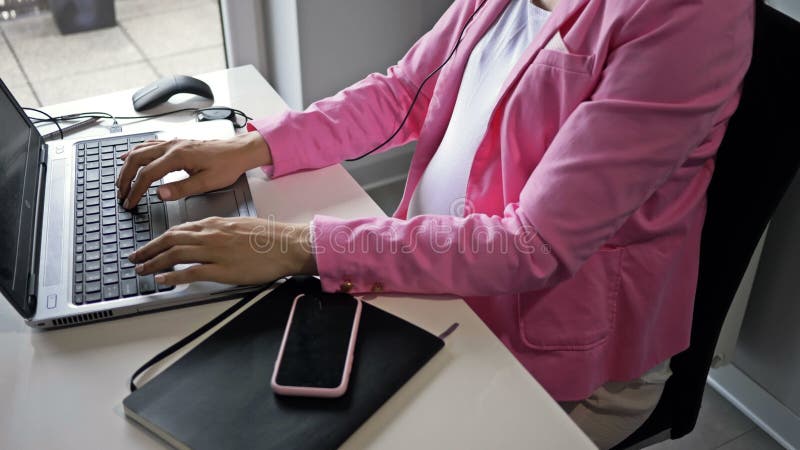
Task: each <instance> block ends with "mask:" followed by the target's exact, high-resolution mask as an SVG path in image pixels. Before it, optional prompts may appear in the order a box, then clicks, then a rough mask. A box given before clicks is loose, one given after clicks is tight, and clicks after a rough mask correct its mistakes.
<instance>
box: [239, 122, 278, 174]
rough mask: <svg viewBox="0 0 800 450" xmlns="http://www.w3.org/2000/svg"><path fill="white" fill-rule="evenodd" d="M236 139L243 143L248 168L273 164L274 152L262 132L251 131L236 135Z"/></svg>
mask: <svg viewBox="0 0 800 450" xmlns="http://www.w3.org/2000/svg"><path fill="white" fill-rule="evenodd" d="M236 139H237V140H240V141H241V144H242V147H241V148H242V149H243V153H244V157H245V165H246V167H247V169H246V170H249V169H252V168H254V167H261V166H268V165H270V164H272V152H271V151H270V148H269V144H267V141H265V140H264V137H263V136H261V133H259V132H258V131H250V132H248V133H244V134H240V135H238V136H236Z"/></svg>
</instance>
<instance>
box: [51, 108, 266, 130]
mask: <svg viewBox="0 0 800 450" xmlns="http://www.w3.org/2000/svg"><path fill="white" fill-rule="evenodd" d="M210 109H227V110H230V111H232V112H233V113H234V114H235V115H240V116H242V117H244V118H245V119H246V120H253V118H252V117H250V116H248V115H247V114H245V113H244V112H243V111H241V110H239V109H236V108H228V107H224V106H212V107H208V108H181V109H176V110H173V111H167V112H163V113H158V114H149V115H142V116H114V115H111V114H109V113H106V112H101V111H90V112H82V113H73V114H66V115H63V116H58V117H51V118H49V119H35V120H36V121H37V122H49V121H63V120H72V119H88V118H99V119H112V120H113V121H114V123H115V124H116V123H117V120H139V119H141V120H149V119H155V118H158V117H164V116H169V115H172V114H178V113H182V112H194V113H198V112H202V111H207V110H210ZM234 125H235V126H236V127H237V128H242V127H243V126H244V125H239V124H238V123H235V124H234Z"/></svg>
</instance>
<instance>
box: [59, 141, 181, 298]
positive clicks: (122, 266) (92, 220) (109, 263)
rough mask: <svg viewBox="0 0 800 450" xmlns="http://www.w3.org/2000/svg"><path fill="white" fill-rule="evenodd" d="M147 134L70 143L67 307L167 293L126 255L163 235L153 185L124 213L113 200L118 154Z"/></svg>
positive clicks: (161, 208)
mask: <svg viewBox="0 0 800 450" xmlns="http://www.w3.org/2000/svg"><path fill="white" fill-rule="evenodd" d="M148 139H155V136H154V135H152V134H146V135H135V136H124V137H117V138H107V139H99V140H93V141H85V142H81V143H78V144H76V156H77V157H76V163H75V164H76V171H75V173H76V180H75V277H74V286H73V288H74V289H73V295H72V303H74V304H76V305H84V304H91V303H97V302H101V301H114V300H118V299H120V298H125V297H133V296H136V295H145V294H152V293H154V292H161V291H168V290H171V289H173V286H161V285H157V284H156V282H155V277H154V276H153V275H147V276H138V275H137V274H136V271H135V270H134V266H135V265H134V264H133V263H132V262H130V261H128V256H129V255H130V254H131V253H132V252H133V251H134V250H136V249H138V248H140V247H142V246H143V245H144V244H146V243H148V242H150V241H151V240H152V239H154V238H156V237H158V236H160V235H161V234H162V233H164V232H165V231H166V230H167V215H166V210H165V206H164V203H163V202H162V201H161V199H160V198H158V195H157V194H156V188H157V186H158V185H160V184H161V182H160V181H157V182H155V183H153V185H152V186H151V187H150V188H149V189H148V191H147V193H146V194H145V195H143V196H142V198H141V200H139V203H138V204H137V205H136V206H135V207H134V208H132V209H130V210H125V209H124V208H122V205H121V204H120V202H119V200H117V189H116V181H117V175H119V171H120V169H122V164H123V162H122V160H120V159H119V155H121V154H122V153H125V152H127V151H128V150H129V148H131V147H133V146H135V145H136V144H138V143H140V142H144V141H145V140H148Z"/></svg>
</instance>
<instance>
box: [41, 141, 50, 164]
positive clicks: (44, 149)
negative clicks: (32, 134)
mask: <svg viewBox="0 0 800 450" xmlns="http://www.w3.org/2000/svg"><path fill="white" fill-rule="evenodd" d="M47 148H48V147H47V144H42V146H41V147H39V165H42V166H45V167H47Z"/></svg>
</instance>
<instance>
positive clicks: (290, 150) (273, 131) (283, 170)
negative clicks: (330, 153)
mask: <svg viewBox="0 0 800 450" xmlns="http://www.w3.org/2000/svg"><path fill="white" fill-rule="evenodd" d="M291 114H292V111H286V112H284V113H282V114H281V115H279V116H277V117H269V118H263V119H256V120H253V121H252V122H248V123H247V130H248V131H258V133H259V134H260V135H261V137H262V138H263V139H264V141H265V142H266V143H267V145H269V149H270V154H271V156H272V164H271V165H266V166H262V167H261V169H262V170H263V171H264V173H266V174H267V176H269V177H270V178H277V177H281V176H284V175H288V174H290V173H294V172H299V171H301V170H303V169H305V168H307V167H309V165H308V164H307V163H306V158H305V155H303V154H302V150H301V149H302V148H304V146H303V145H302V144H300V143H299V136H298V135H297V133H296V132H295V130H293V129H292V126H291V125H290V124H289V121H290V116H291Z"/></svg>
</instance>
